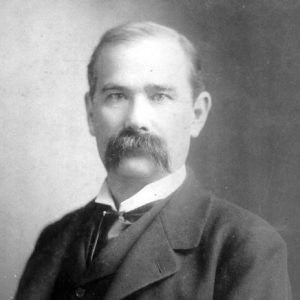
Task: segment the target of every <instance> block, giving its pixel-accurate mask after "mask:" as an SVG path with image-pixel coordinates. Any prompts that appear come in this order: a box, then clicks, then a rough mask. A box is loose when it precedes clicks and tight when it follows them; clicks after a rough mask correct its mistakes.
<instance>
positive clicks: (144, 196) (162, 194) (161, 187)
mask: <svg viewBox="0 0 300 300" xmlns="http://www.w3.org/2000/svg"><path fill="white" fill-rule="evenodd" d="M185 177H186V167H185V165H183V166H182V167H181V168H179V169H178V170H176V171H175V172H173V173H171V174H169V175H167V176H165V177H163V178H162V179H160V180H157V181H155V182H152V183H150V184H148V185H146V186H145V187H143V188H142V189H141V190H140V191H138V192H137V193H136V194H134V195H133V196H131V197H130V198H128V199H126V200H124V201H123V202H122V203H121V204H120V208H119V211H120V212H128V211H131V210H133V209H136V208H138V207H140V206H143V205H145V204H148V203H150V202H153V201H157V200H160V199H164V198H166V197H168V196H169V195H171V194H172V193H173V192H174V191H175V190H177V189H178V188H179V187H180V186H181V184H182V183H183V181H184V180H185ZM95 202H96V203H101V204H105V205H109V206H111V208H112V209H113V210H116V211H117V208H116V205H115V203H114V200H113V197H112V195H111V192H110V190H109V187H108V185H107V181H106V180H105V181H104V182H103V184H102V187H101V189H100V192H99V194H98V196H97V198H96V200H95Z"/></svg>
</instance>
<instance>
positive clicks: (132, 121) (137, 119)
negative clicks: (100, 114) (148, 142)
mask: <svg viewBox="0 0 300 300" xmlns="http://www.w3.org/2000/svg"><path fill="white" fill-rule="evenodd" d="M150 118H151V106H150V104H149V101H148V99H147V97H145V96H143V95H138V96H136V97H134V98H133V99H132V101H131V102H130V106H129V108H128V114H127V118H126V124H125V127H126V128H129V127H130V128H132V129H135V130H139V131H145V132H148V131H149V129H150Z"/></svg>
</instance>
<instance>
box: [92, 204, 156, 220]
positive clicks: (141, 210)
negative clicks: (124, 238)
mask: <svg viewBox="0 0 300 300" xmlns="http://www.w3.org/2000/svg"><path fill="white" fill-rule="evenodd" d="M155 202H156V201H154V202H150V203H148V204H145V205H143V206H140V207H138V208H136V209H133V210H131V211H129V212H123V211H121V212H118V211H115V210H113V209H112V208H111V206H109V205H105V204H100V203H99V204H97V205H98V207H99V209H100V210H101V211H102V215H103V216H104V217H105V216H111V217H112V218H114V219H115V220H117V219H119V221H120V222H124V223H126V224H132V223H133V222H135V221H137V220H138V219H139V218H140V217H142V216H143V215H144V214H145V213H146V212H147V211H149V210H150V209H151V208H152V207H153V205H154V203H155Z"/></svg>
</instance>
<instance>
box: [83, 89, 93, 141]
mask: <svg viewBox="0 0 300 300" xmlns="http://www.w3.org/2000/svg"><path fill="white" fill-rule="evenodd" d="M84 100H85V108H86V113H87V121H88V126H89V130H90V134H91V135H92V136H95V127H94V107H93V106H94V102H93V99H92V97H91V95H90V93H89V92H87V93H86V94H85V96H84Z"/></svg>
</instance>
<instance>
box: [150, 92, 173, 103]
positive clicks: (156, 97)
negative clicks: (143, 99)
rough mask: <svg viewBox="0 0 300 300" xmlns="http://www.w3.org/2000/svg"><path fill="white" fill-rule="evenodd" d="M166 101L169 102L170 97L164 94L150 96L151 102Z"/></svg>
mask: <svg viewBox="0 0 300 300" xmlns="http://www.w3.org/2000/svg"><path fill="white" fill-rule="evenodd" d="M166 100H171V97H170V96H169V95H167V94H164V93H156V94H154V95H153V96H152V101H154V102H157V103H161V102H164V101H166Z"/></svg>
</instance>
